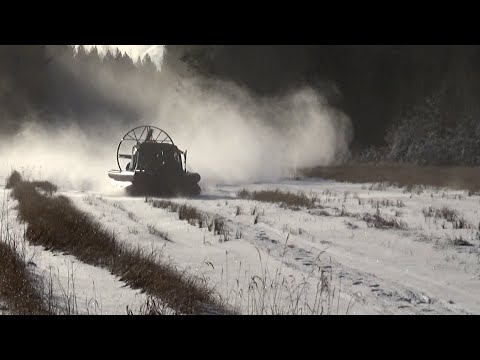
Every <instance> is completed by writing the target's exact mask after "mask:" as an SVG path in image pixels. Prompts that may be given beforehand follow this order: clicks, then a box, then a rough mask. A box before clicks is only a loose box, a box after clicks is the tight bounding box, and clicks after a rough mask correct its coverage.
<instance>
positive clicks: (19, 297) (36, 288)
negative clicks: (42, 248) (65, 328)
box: [0, 241, 49, 315]
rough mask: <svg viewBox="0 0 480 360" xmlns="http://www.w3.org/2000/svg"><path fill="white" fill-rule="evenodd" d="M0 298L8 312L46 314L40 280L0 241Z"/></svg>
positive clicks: (9, 247)
mask: <svg viewBox="0 0 480 360" xmlns="http://www.w3.org/2000/svg"><path fill="white" fill-rule="evenodd" d="M0 269H1V271H0V299H1V300H2V301H4V302H6V304H7V306H8V311H9V313H12V314H18V315H46V314H49V311H48V309H47V307H46V305H45V302H44V297H43V293H42V290H43V289H42V286H41V285H42V284H41V281H40V280H39V279H37V278H35V276H34V275H33V274H32V273H31V272H30V271H29V269H28V267H27V264H26V263H25V262H24V261H23V260H22V259H21V257H20V256H19V254H18V253H17V252H16V251H15V250H14V248H13V247H12V246H11V245H10V244H7V243H5V242H3V241H0Z"/></svg>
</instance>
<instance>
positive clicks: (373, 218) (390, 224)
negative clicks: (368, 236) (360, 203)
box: [362, 209, 407, 230]
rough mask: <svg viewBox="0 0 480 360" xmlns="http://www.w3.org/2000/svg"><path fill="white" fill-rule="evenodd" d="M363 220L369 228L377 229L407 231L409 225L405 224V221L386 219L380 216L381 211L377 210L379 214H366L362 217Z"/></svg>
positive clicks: (393, 218)
mask: <svg viewBox="0 0 480 360" xmlns="http://www.w3.org/2000/svg"><path fill="white" fill-rule="evenodd" d="M362 220H363V221H365V222H366V223H367V226H368V227H374V228H377V229H399V230H402V229H406V228H407V224H405V223H404V222H403V221H401V220H399V219H397V218H395V217H392V218H387V217H384V216H382V215H381V214H380V210H379V209H377V212H376V213H375V214H374V215H370V214H365V215H364V216H363V217H362Z"/></svg>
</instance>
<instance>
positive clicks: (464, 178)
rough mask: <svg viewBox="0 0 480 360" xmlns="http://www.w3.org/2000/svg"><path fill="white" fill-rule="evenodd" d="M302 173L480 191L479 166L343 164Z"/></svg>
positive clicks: (314, 175)
mask: <svg viewBox="0 0 480 360" xmlns="http://www.w3.org/2000/svg"><path fill="white" fill-rule="evenodd" d="M302 173H303V174H304V175H305V176H308V177H319V178H324V179H332V180H337V181H341V182H351V183H390V184H393V185H397V186H400V187H408V186H410V187H412V186H414V185H427V186H435V187H449V188H454V189H465V190H469V191H470V192H471V193H472V194H473V193H475V192H478V191H480V182H479V181H478V179H480V167H466V166H457V167H453V166H452V167H441V166H415V165H400V164H398V165H367V164H365V165H364V164H358V165H353V164H352V165H343V166H332V167H316V168H312V169H305V170H303V171H302Z"/></svg>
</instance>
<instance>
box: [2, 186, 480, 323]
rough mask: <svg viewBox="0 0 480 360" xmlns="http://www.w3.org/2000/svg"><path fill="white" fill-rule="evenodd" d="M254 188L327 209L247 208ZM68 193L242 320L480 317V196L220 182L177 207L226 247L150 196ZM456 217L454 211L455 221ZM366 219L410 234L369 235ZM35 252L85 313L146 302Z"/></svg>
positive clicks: (99, 276)
mask: <svg viewBox="0 0 480 360" xmlns="http://www.w3.org/2000/svg"><path fill="white" fill-rule="evenodd" d="M243 188H246V189H248V190H250V191H253V190H265V189H270V190H276V189H279V190H284V191H291V192H297V191H302V192H305V193H306V194H308V195H309V196H316V197H317V201H316V207H315V208H313V209H301V210H291V209H286V208H282V207H281V206H280V205H279V204H272V203H260V202H257V201H252V200H242V199H238V198H237V197H236V194H237V192H238V191H239V190H240V189H243ZM62 194H64V195H67V196H69V197H70V198H71V199H72V200H73V202H74V204H75V205H77V206H78V207H79V208H80V209H82V210H84V211H86V212H88V213H90V214H91V215H92V216H93V217H94V218H95V219H96V220H98V221H100V222H101V223H102V224H103V225H104V226H105V227H107V228H108V229H110V230H113V231H115V233H116V234H117V235H118V239H119V240H121V241H124V242H126V243H128V244H131V245H133V246H137V245H138V246H141V247H143V248H145V249H147V250H150V249H154V250H157V251H160V252H161V253H162V254H163V255H164V260H165V261H169V262H171V263H173V264H175V266H176V267H177V268H178V270H179V271H187V272H188V273H190V274H194V275H196V276H198V277H200V278H202V279H204V281H206V282H207V283H208V284H209V285H210V286H211V287H214V288H215V289H216V291H217V293H218V294H219V295H220V296H221V297H222V298H223V299H225V300H226V301H227V302H228V303H229V304H231V305H232V306H235V307H236V308H238V309H240V310H241V312H242V313H253V314H259V313H293V314H299V313H307V314H309V313H314V314H317V313H322V312H323V313H329V314H337V313H338V314H347V313H348V314H479V313H480V278H479V275H480V228H479V226H480V223H479V222H480V217H479V209H480V196H479V195H478V194H468V192H466V191H453V190H447V189H441V190H439V189H432V188H419V187H417V188H414V189H411V190H406V189H400V188H395V187H384V186H379V185H375V184H346V183H338V182H334V181H324V180H315V179H310V180H302V181H293V180H284V181H280V182H276V183H257V184H241V185H228V184H218V185H216V186H213V187H210V188H206V189H204V191H203V193H202V195H201V196H200V197H199V198H196V199H169V200H170V201H173V202H175V203H178V204H184V203H186V204H188V205H190V206H193V207H195V208H197V209H198V210H200V211H201V212H203V213H204V214H205V215H206V216H208V218H209V219H213V218H215V217H221V218H222V219H224V221H225V224H226V226H227V228H228V229H229V236H228V238H227V239H225V238H224V236H221V235H214V234H213V232H211V231H209V230H208V229H207V228H206V227H203V228H199V227H198V226H194V225H190V224H188V223H187V222H186V221H181V220H179V219H178V214H177V213H173V212H169V211H167V210H164V209H160V208H154V207H152V206H151V204H150V203H148V202H146V201H145V198H143V197H129V196H126V195H125V194H124V193H122V192H117V193H115V192H112V193H111V194H109V195H107V194H101V193H95V192H79V191H64V192H62ZM115 194H116V195H115ZM9 202H10V203H12V204H13V200H10V201H9ZM443 208H447V210H442V209H443ZM437 210H438V211H437ZM448 210H453V211H455V213H456V215H455V217H454V219H451V218H450V217H449V213H450V212H449V211H448ZM257 214H260V215H259V217H258V221H257V222H256V223H255V218H256V216H257ZM365 214H370V215H371V216H372V217H373V216H375V215H380V216H381V217H382V218H385V219H389V220H392V219H394V220H395V221H396V222H397V224H399V225H400V226H399V227H398V228H387V229H380V228H375V227H369V226H368V224H367V221H365V218H364V216H365ZM436 215H437V216H436ZM225 240H226V241H225ZM27 248H28V251H27V253H28V254H29V256H30V254H35V256H34V257H33V260H32V262H33V263H35V269H36V272H37V273H38V274H42V275H43V276H44V278H47V279H49V278H51V277H52V278H54V279H55V281H54V282H57V283H59V284H60V283H61V284H62V285H61V286H57V287H56V290H55V291H56V292H57V293H58V294H59V296H62V294H63V298H66V296H65V292H64V291H62V288H63V289H67V290H68V289H71V288H72V285H73V282H72V281H71V280H70V282H69V279H71V274H72V272H73V270H75V271H74V278H75V281H74V284H75V293H76V294H77V303H78V308H79V311H80V312H83V313H95V312H97V313H99V312H100V313H125V309H126V306H127V305H128V307H129V308H130V309H132V310H133V311H134V312H135V310H138V309H139V307H140V306H141V304H143V303H144V301H145V298H144V297H143V296H142V295H140V294H139V293H138V292H137V291H133V290H131V289H129V288H126V287H123V285H124V284H123V283H122V282H120V281H118V279H116V278H115V277H114V276H112V275H111V274H110V273H109V272H108V271H106V270H104V269H98V268H95V267H92V266H88V265H85V264H82V263H80V262H77V261H76V260H75V259H74V258H72V257H70V256H65V255H62V254H52V253H51V252H48V251H45V250H44V249H41V248H36V247H31V246H27ZM52 266H53V268H54V271H52V272H51V271H50V268H51V267H52ZM50 273H51V275H50ZM58 280H60V281H58ZM67 293H68V291H67ZM95 300H96V301H95ZM97 302H98V304H99V305H98V306H97V305H95V304H97Z"/></svg>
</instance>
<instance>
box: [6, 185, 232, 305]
mask: <svg viewBox="0 0 480 360" xmlns="http://www.w3.org/2000/svg"><path fill="white" fill-rule="evenodd" d="M13 196H14V197H15V198H16V199H17V200H18V201H19V206H18V211H19V215H20V217H21V219H22V220H23V221H25V222H27V223H28V228H27V231H26V235H27V238H28V239H29V241H30V242H31V243H32V244H34V245H42V246H44V247H45V248H46V249H48V250H52V251H59V252H66V253H69V254H71V255H73V256H75V257H77V258H78V259H79V260H81V261H83V262H85V263H87V264H90V265H93V266H99V267H104V268H107V269H109V270H110V271H111V272H112V273H113V274H115V275H117V276H119V277H120V278H121V280H122V281H124V282H126V283H127V284H128V285H129V286H131V287H132V288H134V289H142V290H144V291H145V292H146V293H147V294H148V295H150V296H152V297H157V298H159V299H162V301H163V302H164V303H165V304H166V305H167V306H168V307H170V308H172V309H174V310H175V311H177V312H178V313H183V314H199V313H206V312H210V311H214V312H215V313H218V312H220V313H228V312H229V311H228V310H226V309H225V308H223V306H222V305H221V304H219V302H218V301H217V300H216V299H215V298H214V296H213V294H212V291H211V290H210V289H208V288H207V286H206V284H205V283H204V282H201V281H200V280H198V279H196V278H193V277H189V276H187V275H186V274H184V273H178V272H177V271H176V269H175V268H173V267H172V266H171V265H166V264H163V263H161V262H160V261H159V260H160V259H159V256H158V254H157V253H155V252H151V253H147V252H145V251H144V250H142V249H140V248H135V249H133V248H131V247H128V246H127V245H125V244H123V243H120V242H119V241H118V240H117V239H116V235H115V234H114V233H112V232H108V231H106V230H105V229H104V228H102V226H101V225H100V224H99V223H97V222H95V221H94V220H93V219H92V218H91V217H90V216H89V215H88V214H86V213H83V212H81V211H80V210H78V209H77V208H75V207H74V206H73V204H72V203H71V202H70V200H69V199H68V198H66V197H63V196H58V197H51V196H45V195H43V194H40V193H39V192H38V191H37V190H36V186H35V185H34V184H33V183H29V182H20V183H18V184H17V185H16V186H15V188H14V189H13Z"/></svg>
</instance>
